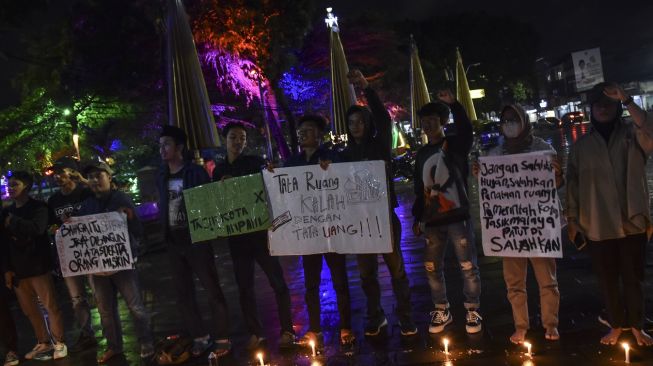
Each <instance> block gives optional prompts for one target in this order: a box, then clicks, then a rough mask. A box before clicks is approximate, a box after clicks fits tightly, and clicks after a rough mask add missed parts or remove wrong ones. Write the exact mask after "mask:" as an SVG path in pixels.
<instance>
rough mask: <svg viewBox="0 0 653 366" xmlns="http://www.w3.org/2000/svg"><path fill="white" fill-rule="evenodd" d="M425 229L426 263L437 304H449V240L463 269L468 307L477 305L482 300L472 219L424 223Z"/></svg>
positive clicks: (471, 307) (446, 305)
mask: <svg viewBox="0 0 653 366" xmlns="http://www.w3.org/2000/svg"><path fill="white" fill-rule="evenodd" d="M422 231H423V232H424V235H425V236H426V249H425V252H424V267H425V269H426V277H427V278H428V281H429V286H430V287H431V299H432V300H433V305H434V306H435V308H436V309H446V308H448V307H449V300H447V286H446V284H445V279H444V256H445V251H446V247H447V242H448V241H450V242H451V243H452V244H453V249H454V252H455V253H456V258H457V259H458V264H459V267H460V271H461V273H462V278H463V294H464V295H465V309H478V308H479V306H480V303H481V301H480V297H481V277H480V273H479V270H478V264H477V260H476V244H475V242H474V233H473V229H472V225H471V222H469V221H460V222H456V223H453V224H449V225H442V226H431V227H422Z"/></svg>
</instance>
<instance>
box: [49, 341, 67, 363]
mask: <svg viewBox="0 0 653 366" xmlns="http://www.w3.org/2000/svg"><path fill="white" fill-rule="evenodd" d="M66 356H68V347H66V344H65V343H63V342H57V343H55V345H54V354H53V357H54V359H55V360H58V359H60V358H64V357H66Z"/></svg>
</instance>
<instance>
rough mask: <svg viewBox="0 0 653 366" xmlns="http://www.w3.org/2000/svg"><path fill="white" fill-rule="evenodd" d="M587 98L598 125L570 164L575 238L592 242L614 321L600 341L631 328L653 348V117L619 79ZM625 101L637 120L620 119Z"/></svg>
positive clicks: (578, 146) (571, 235) (570, 217)
mask: <svg viewBox="0 0 653 366" xmlns="http://www.w3.org/2000/svg"><path fill="white" fill-rule="evenodd" d="M588 103H589V105H590V107H591V122H592V128H591V130H590V132H589V133H587V134H586V135H584V136H582V137H581V138H579V139H578V140H577V141H576V143H575V144H574V145H573V146H572V147H571V151H570V154H569V159H568V164H567V200H566V205H567V207H566V210H565V212H566V215H567V221H568V225H567V231H568V234H569V239H570V240H572V241H574V240H577V238H581V239H582V238H586V240H587V247H588V250H589V253H590V257H591V259H592V264H593V266H594V271H595V272H596V276H597V277H598V280H599V285H600V286H601V290H602V292H603V300H604V302H605V305H606V308H607V311H608V318H609V323H610V325H611V330H610V332H609V333H608V334H607V335H605V336H604V337H603V338H601V343H603V344H608V345H615V344H617V343H618V341H619V337H620V336H621V333H622V332H623V328H630V331H631V332H632V334H633V336H634V337H635V339H636V340H637V344H638V345H640V346H651V345H653V339H652V338H651V337H650V336H649V335H648V334H646V332H644V330H643V326H644V292H643V291H644V280H645V278H646V277H645V268H646V245H647V243H648V241H649V239H650V237H651V233H653V227H652V226H651V215H650V207H649V192H648V184H647V178H646V163H647V161H648V157H649V156H650V155H651V153H653V118H652V117H651V116H650V115H647V113H646V112H645V111H643V110H642V109H641V108H640V107H639V106H638V105H637V104H635V103H634V102H633V98H632V97H631V96H629V95H628V94H627V93H626V92H625V91H624V90H623V89H622V88H621V87H620V86H618V85H616V84H613V83H600V84H597V85H595V86H594V88H592V90H591V91H590V92H589V94H588ZM622 106H624V107H626V108H627V109H628V112H629V113H630V116H631V117H632V122H629V121H628V122H627V121H625V120H623V119H622V118H621V115H622V110H623V107H622Z"/></svg>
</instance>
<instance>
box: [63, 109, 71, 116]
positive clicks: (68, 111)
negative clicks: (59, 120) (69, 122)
mask: <svg viewBox="0 0 653 366" xmlns="http://www.w3.org/2000/svg"><path fill="white" fill-rule="evenodd" d="M63 115H64V116H70V109H68V108H66V109H64V110H63Z"/></svg>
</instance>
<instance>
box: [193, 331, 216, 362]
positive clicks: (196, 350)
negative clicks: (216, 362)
mask: <svg viewBox="0 0 653 366" xmlns="http://www.w3.org/2000/svg"><path fill="white" fill-rule="evenodd" d="M211 343H212V342H211V337H210V336H209V335H208V334H207V335H205V336H204V337H199V338H195V339H193V346H192V347H191V349H190V354H191V355H192V356H193V357H199V356H200V355H201V354H202V353H204V352H206V351H207V350H208V349H209V348H210V347H211V345H212V344H211Z"/></svg>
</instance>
